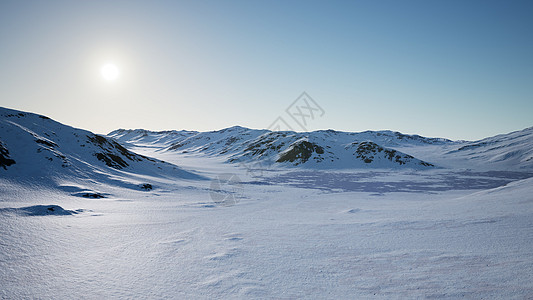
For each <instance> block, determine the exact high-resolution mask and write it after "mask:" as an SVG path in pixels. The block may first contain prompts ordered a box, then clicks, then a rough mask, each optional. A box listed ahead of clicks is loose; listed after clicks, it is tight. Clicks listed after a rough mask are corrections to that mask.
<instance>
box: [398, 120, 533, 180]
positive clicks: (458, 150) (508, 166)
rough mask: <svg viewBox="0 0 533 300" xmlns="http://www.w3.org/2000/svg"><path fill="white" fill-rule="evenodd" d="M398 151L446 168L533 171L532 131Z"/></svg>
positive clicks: (526, 130) (400, 148)
mask: <svg viewBox="0 0 533 300" xmlns="http://www.w3.org/2000/svg"><path fill="white" fill-rule="evenodd" d="M397 149H398V150H400V151H409V153H410V154H412V155H414V156H416V157H418V158H421V159H424V160H429V161H431V162H434V163H435V164H438V165H440V166H443V167H447V168H470V169H476V170H508V171H519V170H522V171H532V170H533V127H530V128H526V129H524V130H520V131H515V132H511V133H508V134H500V135H496V136H493V137H488V138H485V139H482V140H479V141H474V142H466V141H463V142H455V143H449V144H444V145H440V146H427V147H398V148H397Z"/></svg>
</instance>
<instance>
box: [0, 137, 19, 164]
mask: <svg viewBox="0 0 533 300" xmlns="http://www.w3.org/2000/svg"><path fill="white" fill-rule="evenodd" d="M15 163H16V162H15V161H14V160H13V159H11V158H10V157H9V151H8V150H7V147H6V146H5V145H4V144H3V143H2V141H0V167H2V168H4V170H7V167H9V166H11V165H13V164H15Z"/></svg>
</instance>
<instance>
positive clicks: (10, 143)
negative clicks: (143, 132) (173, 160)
mask: <svg viewBox="0 0 533 300" xmlns="http://www.w3.org/2000/svg"><path fill="white" fill-rule="evenodd" d="M126 173H130V174H135V176H158V177H171V178H183V179H194V178H199V176H197V175H195V174H193V173H191V172H188V171H185V170H182V169H180V168H179V167H177V166H175V165H173V164H170V163H166V162H163V161H160V160H157V159H154V158H150V157H147V156H143V155H139V154H136V153H134V152H132V151H129V150H127V149H126V148H124V147H123V146H122V145H120V144H119V143H118V142H116V141H115V140H113V139H112V138H109V137H106V136H102V135H97V134H94V133H91V132H89V131H86V130H81V129H76V128H72V127H70V126H66V125H63V124H61V123H58V122H56V121H54V120H51V119H50V118H48V117H45V116H42V115H37V114H33V113H27V112H21V111H17V110H12V109H7V108H0V178H2V177H4V178H8V179H15V178H18V179H20V180H23V181H33V182H39V183H43V184H44V183H53V182H58V181H61V180H64V178H65V177H69V176H70V177H75V178H86V179H88V180H91V179H94V178H96V177H101V176H104V177H109V178H111V177H113V176H116V175H120V174H126Z"/></svg>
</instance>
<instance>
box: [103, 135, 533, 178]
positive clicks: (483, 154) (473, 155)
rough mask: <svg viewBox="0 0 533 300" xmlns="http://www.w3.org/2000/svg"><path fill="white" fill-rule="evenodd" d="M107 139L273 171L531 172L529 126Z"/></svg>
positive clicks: (532, 148)
mask: <svg viewBox="0 0 533 300" xmlns="http://www.w3.org/2000/svg"><path fill="white" fill-rule="evenodd" d="M108 136H109V137H113V138H115V139H117V140H118V141H120V142H121V143H123V144H124V145H130V146H136V147H151V148H155V149H158V151H160V152H166V153H168V152H173V153H176V154H177V155H180V154H191V153H192V154H204V155H209V156H216V157H223V158H225V159H226V162H229V163H239V164H247V163H260V164H262V165H270V166H276V167H284V166H285V167H292V166H298V167H304V168H321V169H340V168H415V169H425V168H431V167H433V166H438V167H444V168H460V169H476V170H508V171H518V170H526V171H527V170H533V127H532V128H528V129H524V130H521V131H516V132H512V133H509V134H502V135H497V136H494V137H489V138H486V139H483V140H480V141H475V142H470V141H452V140H448V139H444V138H427V137H422V136H419V135H406V134H402V133H400V132H394V131H365V132H340V131H335V130H319V131H314V132H291V131H281V132H272V131H269V130H255V129H248V128H244V127H240V126H235V127H230V128H226V129H223V130H218V131H210V132H197V131H160V132H153V131H147V130H142V129H136V130H125V129H119V130H115V131H113V132H111V133H109V135H108Z"/></svg>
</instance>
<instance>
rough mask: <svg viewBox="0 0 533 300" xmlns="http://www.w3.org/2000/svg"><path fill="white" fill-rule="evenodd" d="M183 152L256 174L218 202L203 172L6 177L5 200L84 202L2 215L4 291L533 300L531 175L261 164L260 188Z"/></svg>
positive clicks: (9, 294)
mask: <svg viewBox="0 0 533 300" xmlns="http://www.w3.org/2000/svg"><path fill="white" fill-rule="evenodd" d="M187 159H188V160H190V161H191V163H192V164H194V165H197V166H198V165H204V166H206V167H205V169H204V170H199V171H201V172H202V173H203V174H204V175H207V176H211V177H212V178H216V176H217V174H221V173H228V172H229V173H234V174H237V175H238V176H239V178H240V179H241V180H242V181H243V182H252V183H251V184H247V183H243V184H242V185H240V186H239V187H238V189H230V190H228V192H229V193H234V194H232V195H233V196H235V197H236V198H235V199H237V201H238V202H237V203H236V204H235V205H231V206H224V205H217V204H216V203H214V202H213V201H212V200H211V194H210V193H211V192H212V191H211V190H210V188H211V187H210V181H203V182H200V183H199V182H194V181H191V182H185V183H184V182H180V183H176V184H172V183H169V182H159V183H158V184H154V190H152V191H149V192H142V191H129V190H127V189H122V188H117V187H115V186H111V185H109V186H105V185H104V186H102V184H98V189H99V190H101V191H105V192H107V193H109V194H111V195H112V196H110V197H108V198H104V199H84V198H79V197H72V196H68V195H65V194H64V193H61V192H58V191H57V190H47V189H46V188H42V189H41V188H40V187H38V186H33V187H31V186H30V187H28V186H27V185H23V186H20V185H17V184H14V183H9V182H7V181H3V182H2V186H1V189H2V197H1V198H2V199H1V205H2V207H10V208H13V207H25V206H32V205H35V204H45V205H46V204H59V205H61V206H62V207H63V208H64V209H66V210H72V211H75V210H78V209H82V211H80V212H77V213H75V214H73V215H63V216H61V215H60V216H28V215H27V214H26V213H25V212H24V211H13V210H6V209H4V210H3V211H2V212H1V213H0V235H1V237H2V239H1V242H0V270H1V271H0V282H1V284H0V285H1V289H0V295H1V296H2V297H3V298H43V299H44V298H64V299H66V298H95V299H96V298H138V297H140V298H205V299H208V298H211V299H213V298H229V299H231V298H277V299H294V298H330V299H334V298H337V299H338V298H352V299H353V298H388V299H390V298H443V299H453V298H463V297H464V298H476V299H481V298H484V299H487V298H491V299H493V298H501V299H511V298H515V299H523V298H531V297H533V284H532V279H533V278H532V275H531V274H533V251H531V250H532V249H533V230H532V228H533V193H532V184H533V181H532V180H531V179H522V180H516V181H513V182H511V183H509V184H507V185H504V186H502V187H496V188H491V189H485V190H465V189H462V188H461V189H458V190H454V189H448V190H445V191H439V190H438V189H436V191H431V189H429V188H428V189H427V190H424V191H411V192H394V191H392V190H391V191H384V190H383V187H385V188H386V187H387V185H390V186H391V189H394V184H395V183H396V182H398V181H403V182H404V183H406V182H407V180H409V181H412V182H414V183H420V182H424V181H427V180H430V179H428V177H434V178H435V177H438V176H439V173H441V172H445V173H446V174H447V175H449V174H448V173H449V171H417V172H414V171H408V172H403V171H390V172H386V171H383V172H382V174H381V176H380V177H379V178H366V179H364V181H366V182H370V183H372V182H374V183H375V185H376V190H375V191H371V190H367V191H340V190H338V191H337V190H333V191H332V190H327V189H320V186H319V185H318V183H317V186H315V188H309V187H298V184H297V183H298V178H299V177H297V175H294V176H292V177H293V180H294V181H295V182H296V184H290V183H288V181H285V183H282V182H280V180H278V179H276V177H278V176H287V174H286V173H287V171H279V172H278V171H270V172H268V174H264V175H263V176H264V177H263V178H261V182H262V183H263V184H258V183H257V182H258V178H252V177H250V176H249V175H247V174H246V170H244V169H239V168H236V167H230V166H228V165H226V164H222V163H220V162H218V161H216V159H211V160H210V159H209V158H205V157H201V158H198V157H192V158H183V157H182V158H180V160H181V161H182V163H183V161H184V160H187ZM199 161H201V162H202V163H201V164H199ZM197 169H199V168H197ZM367 172H368V171H367ZM367 172H361V173H367ZM328 173H330V172H328V171H324V173H323V176H324V177H327V176H330V174H328ZM347 173H348V172H347ZM356 173H357V172H349V175H350V176H353V174H356ZM333 175H334V176H341V175H342V174H339V173H335V174H333ZM430 175H431V176H430ZM125 176H126V177H127V174H126V175H125ZM457 176H461V175H457ZM362 177H363V178H364V176H362ZM433 180H435V179H433ZM152 182H157V179H156V178H153V179H152ZM302 182H308V181H307V179H305V178H303V179H302ZM387 182H388V183H387ZM269 183H271V184H269ZM442 184H444V183H443V182H434V186H435V187H438V186H439V185H442ZM66 185H70V186H72V185H84V186H88V185H90V184H89V183H87V182H70V183H68V184H67V183H65V186H66Z"/></svg>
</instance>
